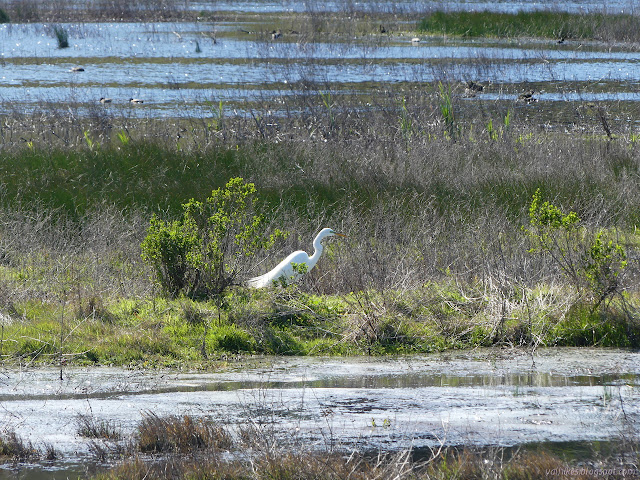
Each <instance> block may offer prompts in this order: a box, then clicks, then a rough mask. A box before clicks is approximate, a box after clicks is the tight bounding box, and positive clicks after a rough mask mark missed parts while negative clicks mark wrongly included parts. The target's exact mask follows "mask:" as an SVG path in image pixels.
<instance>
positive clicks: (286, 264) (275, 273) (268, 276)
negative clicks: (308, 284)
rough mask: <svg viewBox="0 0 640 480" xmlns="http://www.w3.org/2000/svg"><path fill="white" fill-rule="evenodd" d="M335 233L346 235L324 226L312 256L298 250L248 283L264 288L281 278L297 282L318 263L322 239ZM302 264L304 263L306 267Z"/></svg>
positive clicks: (341, 235) (288, 281)
mask: <svg viewBox="0 0 640 480" xmlns="http://www.w3.org/2000/svg"><path fill="white" fill-rule="evenodd" d="M334 235H338V236H340V237H345V236H346V235H343V234H342V233H337V232H334V231H333V230H332V229H331V228H323V229H322V230H320V233H318V235H316V238H314V239H313V248H315V251H314V252H313V255H312V256H309V255H308V254H307V252H303V251H302V250H297V251H295V252H293V253H292V254H290V255H289V256H288V257H287V258H285V259H284V260H282V261H281V262H280V263H279V264H278V265H277V266H276V267H275V268H274V269H273V270H271V271H269V272H267V273H265V274H264V275H260V276H259V277H254V278H251V279H249V280H248V281H247V285H248V286H250V287H254V288H262V287H267V286H269V285H272V284H273V283H274V282H279V281H280V279H282V280H283V281H284V282H285V283H287V284H289V283H292V282H295V281H296V280H298V279H299V278H300V277H301V276H302V274H303V273H305V272H309V271H311V269H312V268H313V267H315V265H316V263H318V260H319V259H320V255H322V243H321V242H322V239H324V238H326V237H332V236H334ZM298 265H300V267H298ZM302 265H304V267H303V266H302Z"/></svg>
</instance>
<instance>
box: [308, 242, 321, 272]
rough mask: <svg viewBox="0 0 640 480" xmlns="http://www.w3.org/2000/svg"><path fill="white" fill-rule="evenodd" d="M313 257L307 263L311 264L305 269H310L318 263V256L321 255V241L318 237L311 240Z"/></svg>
mask: <svg viewBox="0 0 640 480" xmlns="http://www.w3.org/2000/svg"><path fill="white" fill-rule="evenodd" d="M313 248H314V251H313V255H312V256H311V257H310V258H309V262H310V263H311V265H307V268H309V269H311V267H313V266H314V265H315V264H316V263H318V260H319V259H320V255H322V248H323V247H322V243H321V239H320V237H316V238H315V239H314V240H313Z"/></svg>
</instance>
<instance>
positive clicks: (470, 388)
mask: <svg viewBox="0 0 640 480" xmlns="http://www.w3.org/2000/svg"><path fill="white" fill-rule="evenodd" d="M59 376H60V371H59V370H57V369H52V368H47V369H24V370H12V369H5V370H3V371H2V377H1V382H0V416H1V417H2V419H1V421H2V425H3V426H4V429H5V430H12V431H15V432H16V433H17V434H18V436H19V437H21V438H22V439H23V440H28V441H30V442H32V443H33V445H34V446H35V447H36V448H42V447H43V446H45V445H51V446H53V447H54V448H55V449H56V451H57V452H58V453H59V457H60V458H59V459H58V460H56V461H55V462H50V463H46V464H42V465H37V464H36V465H20V466H16V465H5V466H4V467H3V470H0V477H1V476H2V473H3V471H4V473H6V474H7V475H9V476H8V478H21V479H43V478H66V477H65V476H64V475H67V476H69V475H71V476H70V477H69V478H76V477H78V476H82V475H83V474H84V469H85V465H87V464H88V463H91V462H94V459H93V458H92V453H91V449H90V443H91V440H90V439H87V438H83V437H81V436H80V435H79V434H78V418H79V416H90V417H92V418H94V419H96V420H97V421H108V422H112V423H113V424H116V425H118V426H119V428H121V430H122V432H123V434H124V435H125V436H128V435H131V434H132V433H133V432H134V430H135V428H136V425H138V424H139V422H140V421H141V419H142V418H143V416H144V415H145V414H149V413H152V414H155V415H158V416H164V415H192V416H194V417H203V418H207V419H208V420H212V421H214V422H215V423H217V424H220V425H225V426H229V427H235V426H242V425H249V424H251V425H260V426H261V427H264V428H268V429H269V431H270V432H271V434H272V435H275V436H276V437H277V438H278V439H279V441H280V442H282V443H287V444H291V445H295V444H296V442H304V445H305V446H307V447H310V446H314V447H316V448H318V449H323V448H327V447H330V448H339V449H344V450H346V451H349V450H352V449H357V450H359V451H399V450H402V449H407V448H413V449H414V450H416V451H420V450H421V449H429V448H433V447H436V448H437V447H438V446H439V445H447V446H449V445H454V446H455V445H467V446H480V447H482V446H488V447H489V446H504V447H517V446H520V445H530V444H543V445H557V446H559V448H562V446H563V445H565V446H566V445H584V444H589V443H590V442H605V443H606V442H616V441H618V440H619V439H620V438H623V437H624V436H625V435H629V432H636V431H637V428H638V427H639V426H640V424H639V421H640V401H639V400H640V398H638V396H639V393H638V386H639V385H640V352H632V351H626V350H609V349H592V348H562V349H542V350H538V351H536V352H534V353H533V354H531V352H527V351H522V350H500V349H488V350H476V351H461V352H449V353H444V354H436V355H431V356H419V357H414V356H412V357H391V358H375V357H357V358H309V357H292V358H262V357H258V358H247V359H246V360H241V361H239V362H238V363H234V364H231V365H229V366H228V368H224V369H223V370H221V371H219V372H216V373H202V372H191V373H183V372H180V373H179V372H175V371H157V370H153V371H147V370H126V369H119V368H108V367H95V368H65V369H63V380H62V381H61V380H60V378H59ZM56 472H57V474H58V475H59V476H58V477H55V475H56ZM12 474H13V475H15V476H13V477H12V476H10V475H12ZM47 475H48V476H47ZM73 475H75V476H73Z"/></svg>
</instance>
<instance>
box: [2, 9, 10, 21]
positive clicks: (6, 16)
mask: <svg viewBox="0 0 640 480" xmlns="http://www.w3.org/2000/svg"><path fill="white" fill-rule="evenodd" d="M10 21H11V20H10V19H9V15H7V12H5V11H4V10H3V9H2V8H0V23H9V22H10Z"/></svg>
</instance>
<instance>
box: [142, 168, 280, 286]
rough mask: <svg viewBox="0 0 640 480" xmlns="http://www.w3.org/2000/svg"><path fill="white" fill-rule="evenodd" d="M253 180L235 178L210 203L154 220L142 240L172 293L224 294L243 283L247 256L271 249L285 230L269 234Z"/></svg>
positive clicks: (195, 203) (187, 206)
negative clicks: (172, 217)
mask: <svg viewBox="0 0 640 480" xmlns="http://www.w3.org/2000/svg"><path fill="white" fill-rule="evenodd" d="M256 202H257V197H256V189H255V186H254V185H253V183H246V182H245V181H244V180H243V179H242V178H239V177H238V178H232V179H231V180H229V182H228V183H227V184H226V185H225V187H224V188H218V189H217V190H214V191H213V192H211V196H210V197H209V198H207V199H206V200H205V201H204V202H200V201H197V200H194V199H191V200H190V201H189V202H188V203H186V204H184V205H183V211H184V213H183V217H182V219H181V220H175V221H173V222H164V221H163V220H159V219H158V218H157V217H155V216H154V217H153V218H152V219H151V225H150V226H149V229H148V231H147V236H146V238H145V239H144V241H143V242H142V246H141V247H142V257H143V259H144V260H145V261H146V262H147V263H149V264H150V265H151V266H152V267H153V268H154V270H155V272H156V277H157V280H158V283H159V284H160V286H161V288H162V290H163V291H164V292H165V293H166V294H168V295H171V296H175V295H178V294H179V293H183V294H185V295H187V296H190V297H197V296H209V295H213V296H220V295H221V294H222V293H223V292H224V291H225V290H226V289H227V288H228V287H229V286H231V285H233V284H235V283H237V281H238V278H239V276H240V274H241V273H242V272H243V271H244V269H245V268H246V264H245V261H244V260H245V259H246V258H248V257H252V256H253V255H254V254H255V253H256V252H257V251H259V250H261V249H268V248H270V247H271V246H272V245H273V244H274V242H275V239H276V237H278V236H280V235H281V234H282V233H281V232H280V231H279V230H276V232H275V233H274V234H273V235H270V236H267V235H266V234H265V233H264V230H265V226H264V224H265V220H264V217H263V216H261V215H258V214H256V213H255V205H256Z"/></svg>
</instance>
